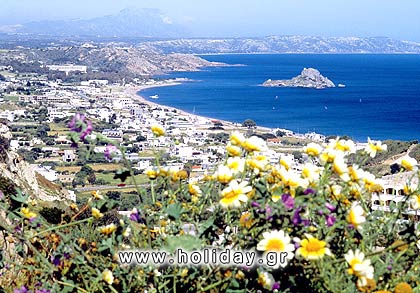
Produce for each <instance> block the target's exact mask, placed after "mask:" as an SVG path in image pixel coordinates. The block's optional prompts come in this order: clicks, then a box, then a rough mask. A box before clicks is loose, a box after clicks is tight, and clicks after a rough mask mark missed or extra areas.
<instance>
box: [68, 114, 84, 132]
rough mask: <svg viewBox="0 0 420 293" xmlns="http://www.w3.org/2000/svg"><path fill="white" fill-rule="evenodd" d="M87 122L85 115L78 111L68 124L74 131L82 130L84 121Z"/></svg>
mask: <svg viewBox="0 0 420 293" xmlns="http://www.w3.org/2000/svg"><path fill="white" fill-rule="evenodd" d="M84 122H85V115H83V114H80V113H76V115H74V116H73V118H72V119H71V121H70V122H69V124H68V127H69V128H70V130H71V131H74V132H81V131H82V129H83V123H84Z"/></svg>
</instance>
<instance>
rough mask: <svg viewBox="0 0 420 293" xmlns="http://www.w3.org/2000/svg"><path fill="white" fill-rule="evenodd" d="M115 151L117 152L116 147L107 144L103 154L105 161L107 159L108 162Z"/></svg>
mask: <svg viewBox="0 0 420 293" xmlns="http://www.w3.org/2000/svg"><path fill="white" fill-rule="evenodd" d="M116 151H117V147H116V146H115V145H112V144H108V145H107V146H106V149H105V152H104V156H105V159H107V160H108V161H111V160H112V154H113V153H114V152H116Z"/></svg>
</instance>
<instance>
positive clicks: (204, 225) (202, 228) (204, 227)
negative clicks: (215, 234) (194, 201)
mask: <svg viewBox="0 0 420 293" xmlns="http://www.w3.org/2000/svg"><path fill="white" fill-rule="evenodd" d="M214 220H215V219H214V217H211V218H208V219H207V220H206V221H205V222H204V223H201V224H200V226H199V228H198V234H199V235H200V236H201V235H203V233H204V232H206V231H207V230H208V229H209V228H210V227H212V226H213V224H214Z"/></svg>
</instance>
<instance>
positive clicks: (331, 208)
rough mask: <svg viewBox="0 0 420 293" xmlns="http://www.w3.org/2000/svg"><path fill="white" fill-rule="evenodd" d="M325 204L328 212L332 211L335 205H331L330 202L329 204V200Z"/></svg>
mask: <svg viewBox="0 0 420 293" xmlns="http://www.w3.org/2000/svg"><path fill="white" fill-rule="evenodd" d="M325 206H326V207H327V209H329V210H330V212H334V211H335V209H336V208H335V206H333V205H332V204H330V203H329V202H326V203H325Z"/></svg>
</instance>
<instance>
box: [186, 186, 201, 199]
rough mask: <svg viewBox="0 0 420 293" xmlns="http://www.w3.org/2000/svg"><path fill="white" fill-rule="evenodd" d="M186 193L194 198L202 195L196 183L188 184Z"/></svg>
mask: <svg viewBox="0 0 420 293" xmlns="http://www.w3.org/2000/svg"><path fill="white" fill-rule="evenodd" d="M188 192H189V193H190V194H191V195H195V196H199V195H201V193H202V191H201V189H200V187H199V186H198V185H197V184H196V183H189V184H188Z"/></svg>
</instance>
